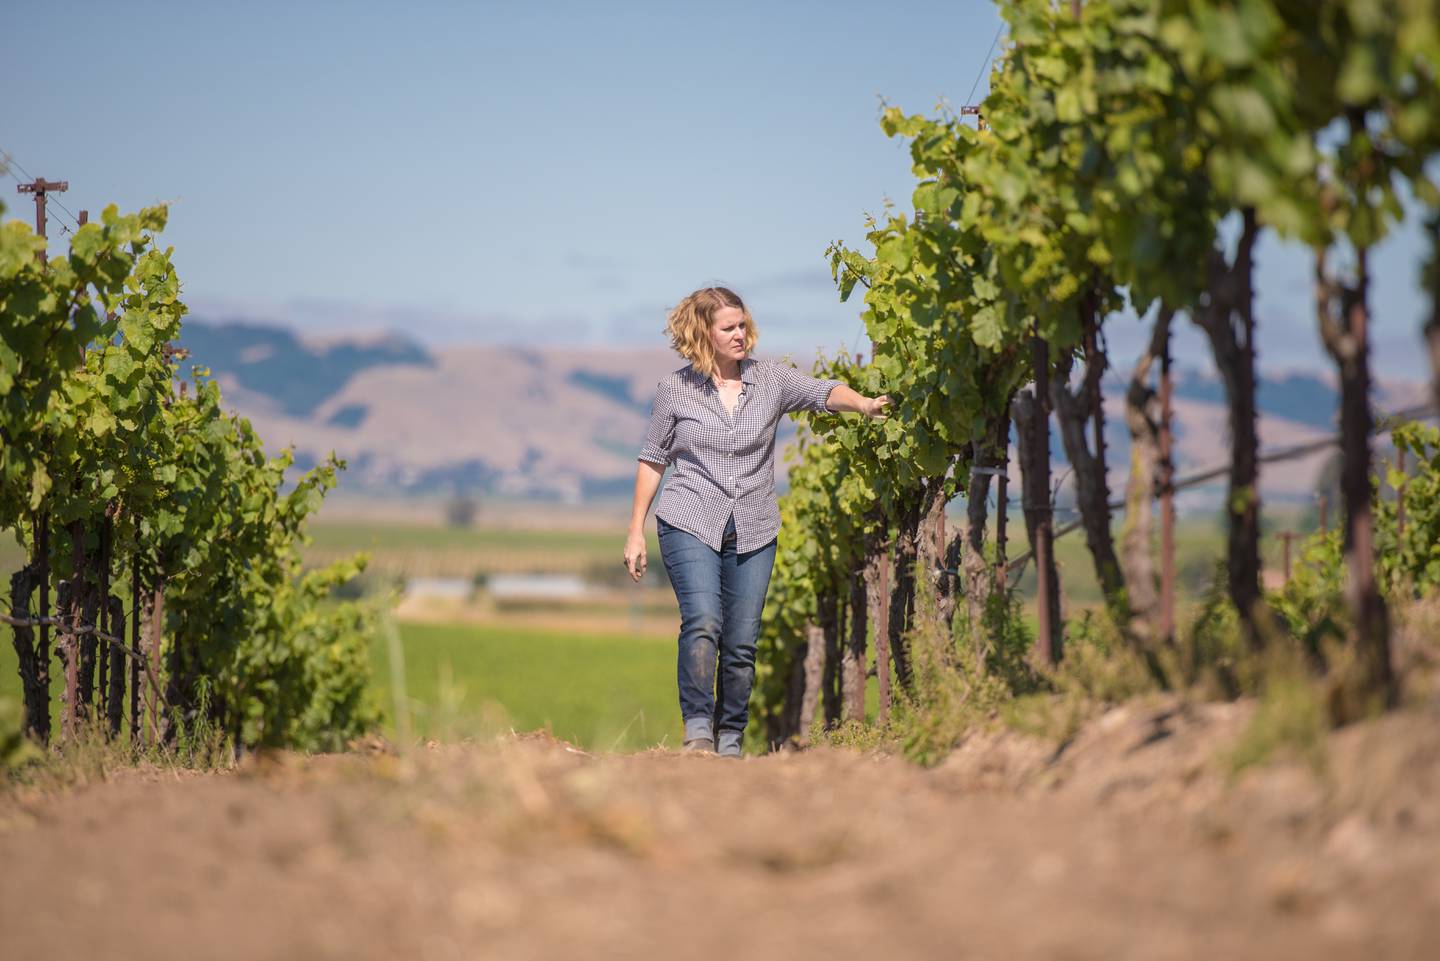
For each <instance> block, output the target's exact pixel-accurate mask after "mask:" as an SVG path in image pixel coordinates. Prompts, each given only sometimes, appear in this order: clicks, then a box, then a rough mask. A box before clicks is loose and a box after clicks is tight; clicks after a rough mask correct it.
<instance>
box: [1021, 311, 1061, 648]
mask: <svg viewBox="0 0 1440 961" xmlns="http://www.w3.org/2000/svg"><path fill="white" fill-rule="evenodd" d="M1037 341H1038V338H1037ZM1040 343H1043V341H1040ZM1037 353H1039V354H1040V355H1041V358H1040V359H1045V358H1047V357H1048V351H1044V350H1037ZM1042 369H1043V367H1042ZM1041 396H1043V395H1041ZM1011 413H1012V415H1013V417H1014V420H1015V429H1016V431H1017V432H1018V434H1019V442H1020V443H1019V456H1020V479H1021V491H1022V496H1023V498H1024V499H1023V501H1022V502H1021V507H1022V509H1023V511H1024V514H1025V533H1026V534H1028V535H1029V538H1030V552H1031V555H1032V560H1033V561H1034V563H1035V574H1036V585H1037V590H1036V595H1037V596H1036V605H1037V608H1038V612H1039V618H1040V627H1039V630H1038V631H1037V633H1036V638H1035V656H1036V658H1037V659H1038V660H1040V662H1041V663H1044V664H1056V663H1059V661H1060V657H1061V656H1062V654H1063V652H1064V642H1063V640H1062V638H1061V614H1060V576H1059V573H1058V571H1057V570H1056V567H1055V551H1054V527H1053V523H1052V511H1051V507H1050V427H1049V424H1050V421H1049V416H1048V414H1047V412H1046V410H1045V404H1044V403H1043V402H1041V400H1040V399H1039V398H1038V397H1037V395H1036V392H1035V391H1033V390H1031V389H1029V388H1027V389H1025V390H1022V391H1020V392H1019V393H1018V394H1016V395H1015V400H1014V402H1013V403H1012V404H1011Z"/></svg>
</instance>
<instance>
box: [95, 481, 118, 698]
mask: <svg viewBox="0 0 1440 961" xmlns="http://www.w3.org/2000/svg"><path fill="white" fill-rule="evenodd" d="M111 510H112V508H111V506H107V507H106V508H105V519H104V520H103V521H101V522H100V585H99V589H100V603H99V605H98V606H97V607H96V610H95V621H94V623H95V629H96V630H97V631H99V632H100V633H101V634H113V633H114V630H113V627H112V625H111V623H110V541H111V538H112V537H113V535H114V532H115V528H114V524H113V522H112V519H111V517H112V514H111ZM114 652H115V646H114V645H113V644H111V643H110V642H109V641H101V640H100V639H99V638H98V637H97V638H96V647H95V659H96V660H95V668H96V679H95V705H96V712H95V716H96V718H101V717H103V718H106V719H107V720H108V718H109V717H110V664H111V654H112V653H114Z"/></svg>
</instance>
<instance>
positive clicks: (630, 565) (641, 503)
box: [625, 460, 665, 581]
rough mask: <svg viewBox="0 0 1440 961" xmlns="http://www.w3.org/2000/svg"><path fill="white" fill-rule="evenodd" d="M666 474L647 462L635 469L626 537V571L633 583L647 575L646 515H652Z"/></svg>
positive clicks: (662, 468)
mask: <svg viewBox="0 0 1440 961" xmlns="http://www.w3.org/2000/svg"><path fill="white" fill-rule="evenodd" d="M664 474H665V468H664V467H662V466H661V465H659V464H652V463H650V462H649V461H647V460H642V461H641V462H640V466H639V467H637V468H636V469H635V503H634V504H633V505H632V506H631V508H630V533H629V534H628V535H627V536H626V537H625V569H626V570H628V571H629V572H630V579H631V580H633V581H638V580H640V578H641V577H642V576H643V575H644V574H645V566H646V557H645V515H646V514H649V513H650V502H651V501H653V500H654V499H655V492H656V491H657V490H659V489H660V478H661V477H662V476H664Z"/></svg>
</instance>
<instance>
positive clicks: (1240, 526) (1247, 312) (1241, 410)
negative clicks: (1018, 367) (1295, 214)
mask: <svg viewBox="0 0 1440 961" xmlns="http://www.w3.org/2000/svg"><path fill="white" fill-rule="evenodd" d="M1259 233H1260V227H1259V224H1258V222H1257V221H1256V219H1255V211H1254V209H1253V208H1249V207H1247V208H1245V210H1244V211H1243V214H1242V228H1241V232H1240V239H1239V243H1238V244H1237V246H1236V251H1235V258H1234V260H1233V262H1231V263H1228V264H1227V263H1226V262H1225V258H1224V255H1223V254H1221V253H1220V252H1219V251H1214V252H1212V253H1211V257H1210V263H1209V266H1208V271H1209V279H1208V290H1207V292H1206V296H1205V300H1204V302H1203V303H1202V305H1201V307H1200V309H1199V310H1197V311H1195V312H1194V313H1193V314H1192V318H1193V319H1194V321H1195V323H1196V324H1197V325H1198V326H1199V327H1200V329H1201V330H1203V331H1204V332H1205V334H1206V336H1207V337H1208V338H1209V341H1210V350H1211V353H1212V354H1213V355H1214V357H1215V366H1216V368H1217V369H1218V370H1219V372H1220V377H1221V380H1222V382H1223V383H1224V385H1225V396H1226V400H1227V402H1228V404H1229V408H1230V444H1231V454H1230V477H1229V489H1228V491H1227V492H1226V498H1225V503H1226V512H1227V515H1228V520H1229V525H1228V526H1229V532H1228V540H1227V545H1226V561H1227V567H1228V575H1229V589H1230V601H1231V603H1233V604H1234V605H1235V610H1236V612H1237V613H1238V614H1239V617H1240V624H1241V629H1242V631H1243V632H1244V634H1245V638H1246V640H1247V642H1248V643H1249V644H1250V646H1251V648H1252V649H1259V648H1260V647H1261V646H1262V645H1263V643H1264V632H1262V630H1261V627H1260V622H1261V619H1262V618H1267V619H1268V614H1265V613H1264V611H1263V601H1262V595H1261V593H1260V487H1259V478H1260V473H1259V452H1260V442H1259V435H1258V433H1257V431H1256V425H1255V421H1256V416H1257V411H1256V404H1255V317H1254V302H1255V286H1254V277H1253V272H1254V250H1255V240H1256V238H1257V237H1258V236H1259Z"/></svg>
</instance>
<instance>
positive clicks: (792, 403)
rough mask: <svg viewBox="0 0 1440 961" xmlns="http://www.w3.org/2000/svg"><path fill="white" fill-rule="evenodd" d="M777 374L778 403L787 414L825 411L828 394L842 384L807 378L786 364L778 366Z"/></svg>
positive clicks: (837, 381)
mask: <svg viewBox="0 0 1440 961" xmlns="http://www.w3.org/2000/svg"><path fill="white" fill-rule="evenodd" d="M779 373H780V402H781V405H782V406H783V407H784V409H785V412H786V413H787V414H790V413H794V412H795V411H797V410H813V411H823V410H826V407H825V402H826V401H827V400H829V399H830V392H831V391H832V390H834V389H835V388H836V387H839V386H840V385H841V384H842V383H844V381H839V380H821V379H819V378H815V377H809V376H806V375H805V374H802V373H800V371H798V370H796V369H795V368H794V367H791V366H789V365H787V364H781V365H779Z"/></svg>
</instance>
